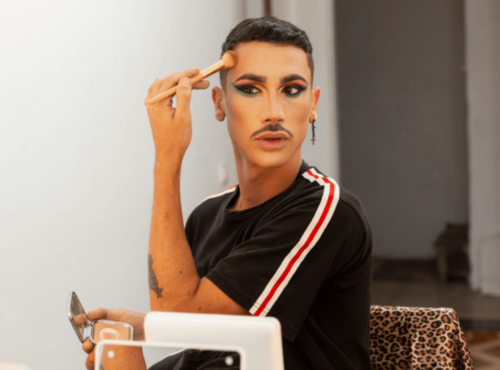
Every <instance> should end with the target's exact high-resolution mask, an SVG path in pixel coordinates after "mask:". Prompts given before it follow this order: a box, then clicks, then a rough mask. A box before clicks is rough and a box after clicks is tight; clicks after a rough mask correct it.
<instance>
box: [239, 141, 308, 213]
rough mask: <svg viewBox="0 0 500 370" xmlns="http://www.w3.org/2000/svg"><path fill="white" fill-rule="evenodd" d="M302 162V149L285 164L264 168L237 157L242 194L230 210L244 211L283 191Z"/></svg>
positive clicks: (297, 171)
mask: <svg viewBox="0 0 500 370" xmlns="http://www.w3.org/2000/svg"><path fill="white" fill-rule="evenodd" d="M301 164H302V159H301V151H300V150H298V151H297V153H296V154H295V155H294V156H293V157H292V158H291V159H290V160H289V161H288V162H287V163H286V164H285V165H284V166H282V167H277V168H262V167H258V166H256V165H255V164H253V163H250V162H248V161H245V160H243V159H239V160H238V159H237V160H236V171H237V173H238V183H239V187H240V195H239V197H238V199H237V200H236V202H235V203H234V204H233V206H232V207H230V210H231V211H242V210H245V209H248V208H252V207H255V206H258V205H259V204H262V203H264V202H265V201H267V200H269V199H271V198H272V197H274V196H276V195H278V194H280V193H282V192H283V191H285V190H286V189H288V188H289V187H290V186H291V185H292V184H293V182H294V181H295V179H296V178H297V174H298V173H299V169H300V166H301Z"/></svg>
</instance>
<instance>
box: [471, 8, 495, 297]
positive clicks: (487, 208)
mask: <svg viewBox="0 0 500 370" xmlns="http://www.w3.org/2000/svg"><path fill="white" fill-rule="evenodd" d="M499 19H500V2H499V1H497V0H481V1H477V0H467V1H466V30H467V32H466V35H467V38H466V45H467V98H468V99H467V100H468V101H467V102H468V106H469V119H468V131H469V146H470V160H469V169H470V176H471V183H470V208H471V215H470V217H471V238H470V245H471V259H472V286H473V287H474V288H478V289H480V290H481V292H483V293H486V294H492V295H496V296H500V269H499V267H498V265H499V262H500V71H499V69H498V65H499V61H500V23H499V21H498V20H499Z"/></svg>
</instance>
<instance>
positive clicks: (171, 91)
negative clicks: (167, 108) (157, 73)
mask: <svg viewBox="0 0 500 370" xmlns="http://www.w3.org/2000/svg"><path fill="white" fill-rule="evenodd" d="M205 77H206V76H204V75H203V73H199V74H198V75H196V76H194V77H191V78H190V79H189V81H191V85H194V84H195V83H197V82H200V81H201V80H203V79H204V78H205ZM177 86H179V85H175V86H174V87H171V88H170V89H168V90H167V91H164V92H162V93H161V94H158V95H156V96H155V97H154V98H153V99H150V100H148V104H154V103H156V102H159V101H160V100H163V99H165V98H167V97H169V96H170V95H174V94H175V93H176V92H177Z"/></svg>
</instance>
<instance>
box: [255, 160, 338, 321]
mask: <svg viewBox="0 0 500 370" xmlns="http://www.w3.org/2000/svg"><path fill="white" fill-rule="evenodd" d="M303 176H304V177H305V178H306V179H307V180H309V181H311V182H315V181H316V182H318V183H319V184H320V185H321V186H323V196H322V198H321V201H320V203H319V206H318V208H317V209H316V213H315V214H314V217H313V218H312V220H311V222H310V223H309V225H308V227H307V229H306V231H305V232H304V234H302V237H301V238H300V240H299V242H298V243H297V244H296V245H295V246H294V247H293V248H292V250H291V251H290V253H288V255H287V256H286V257H285V259H284V260H283V262H282V263H281V265H280V266H279V268H278V270H277V271H276V273H275V274H274V276H273V277H272V278H271V280H270V281H269V283H268V284H267V285H266V287H265V288H264V291H263V292H262V294H261V295H260V297H259V298H258V299H257V301H256V302H255V303H254V305H253V306H252V308H251V309H250V313H251V314H252V315H254V316H266V315H267V314H268V313H269V311H270V310H271V308H272V307H273V305H274V303H276V301H277V300H278V298H279V297H280V295H281V293H282V292H283V290H284V289H285V288H286V286H287V285H288V283H289V282H290V280H291V279H292V277H293V275H294V274H295V272H296V271H297V269H298V268H299V266H300V264H301V263H302V261H303V260H304V258H305V257H306V256H307V254H308V253H309V252H310V251H311V249H312V248H313V247H314V246H315V245H316V243H317V242H318V240H319V239H320V238H321V235H322V234H323V232H324V230H325V228H326V226H327V225H328V223H329V222H330V219H331V218H332V215H333V212H334V211H335V208H336V207H337V203H338V201H339V197H340V188H339V186H338V185H337V183H336V182H335V181H334V180H332V179H330V178H328V177H325V176H323V175H321V174H318V172H317V171H316V170H315V169H313V168H311V169H309V170H308V171H306V172H304V174H303Z"/></svg>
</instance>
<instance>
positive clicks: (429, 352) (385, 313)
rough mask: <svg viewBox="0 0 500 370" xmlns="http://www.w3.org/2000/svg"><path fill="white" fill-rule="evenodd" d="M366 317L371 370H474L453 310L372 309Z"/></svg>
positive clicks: (387, 307)
mask: <svg viewBox="0 0 500 370" xmlns="http://www.w3.org/2000/svg"><path fill="white" fill-rule="evenodd" d="M370 316H371V317H370V357H371V360H372V368H373V369H374V370H382V369H384V370H387V369H426V370H427V369H429V370H431V369H432V370H455V369H460V370H474V366H473V364H472V359H471V357H470V353H469V348H468V347H467V343H466V342H465V336H464V333H463V331H462V329H460V325H459V323H458V317H457V314H456V313H455V311H454V310H453V309H451V308H420V307H390V306H372V307H371V312H370Z"/></svg>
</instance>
